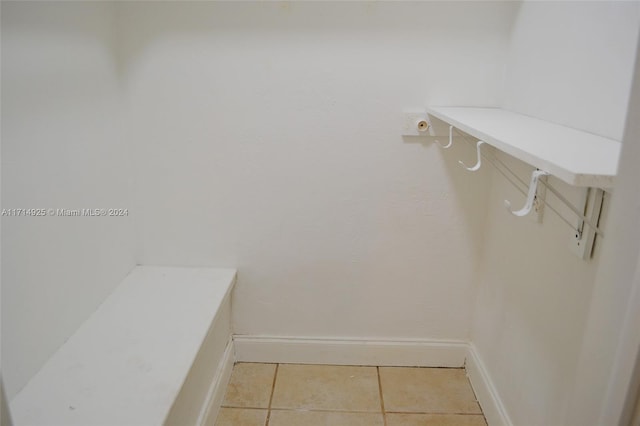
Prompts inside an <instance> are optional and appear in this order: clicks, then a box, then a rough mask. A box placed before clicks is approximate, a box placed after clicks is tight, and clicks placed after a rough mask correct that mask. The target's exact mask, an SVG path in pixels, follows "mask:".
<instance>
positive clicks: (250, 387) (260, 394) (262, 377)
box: [222, 362, 276, 408]
mask: <svg viewBox="0 0 640 426" xmlns="http://www.w3.org/2000/svg"><path fill="white" fill-rule="evenodd" d="M275 373H276V364H257V363H245V362H239V363H237V364H236V365H234V366H233V372H232V373H231V381H230V382H229V386H227V393H226V394H225V397H224V402H223V403H222V405H223V406H225V407H251V408H269V399H270V398H271V390H272V388H273V378H274V376H275Z"/></svg>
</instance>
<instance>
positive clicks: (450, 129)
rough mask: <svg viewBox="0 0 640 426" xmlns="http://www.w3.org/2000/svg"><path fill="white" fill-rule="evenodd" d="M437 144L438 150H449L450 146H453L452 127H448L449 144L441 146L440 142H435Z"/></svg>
mask: <svg viewBox="0 0 640 426" xmlns="http://www.w3.org/2000/svg"><path fill="white" fill-rule="evenodd" d="M437 142H438V145H440V148H443V149H447V148H450V147H451V145H453V126H449V143H448V144H446V145H442V144H441V143H440V141H437Z"/></svg>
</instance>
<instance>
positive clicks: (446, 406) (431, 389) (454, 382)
mask: <svg viewBox="0 0 640 426" xmlns="http://www.w3.org/2000/svg"><path fill="white" fill-rule="evenodd" d="M380 382H381V385H382V396H383V399H384V408H385V411H387V412H400V413H407V412H410V413H443V414H448V413H458V414H480V413H482V411H481V410H480V406H479V405H478V402H477V401H476V397H475V395H474V393H473V390H472V389H471V384H470V383H469V380H468V379H467V376H466V374H465V371H464V370H463V369H462V368H408V367H380Z"/></svg>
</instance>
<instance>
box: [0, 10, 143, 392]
mask: <svg viewBox="0 0 640 426" xmlns="http://www.w3.org/2000/svg"><path fill="white" fill-rule="evenodd" d="M114 18H115V10H114V8H113V5H109V4H107V3H36V2H22V3H8V2H3V3H2V208H5V209H11V208H23V209H24V208H54V209H55V208H67V209H82V208H110V207H114V208H115V207H124V208H126V207H128V208H130V209H131V207H132V206H131V205H130V198H129V190H128V188H129V186H130V184H131V182H130V174H131V171H130V169H129V164H128V162H129V158H128V157H129V155H128V152H127V148H126V146H125V144H124V143H125V139H124V131H123V127H122V126H123V120H122V113H121V109H122V98H121V95H120V94H119V91H120V87H119V82H118V75H117V67H116V62H115V60H114V51H113V49H114V47H115V38H114V35H115V25H114ZM131 225H132V218H131V217H124V218H123V217H120V218H113V217H112V218H109V217H97V218H96V217H3V218H2V228H3V229H2V373H3V379H4V380H5V385H6V391H7V396H8V397H9V399H11V398H12V397H13V396H14V395H15V394H16V393H17V392H18V391H19V390H20V389H21V388H22V386H24V385H25V383H26V382H27V380H28V379H29V378H30V377H31V376H32V375H33V374H34V373H35V372H36V371H37V370H38V369H39V368H40V366H41V365H42V364H43V362H44V361H45V360H46V359H47V358H48V357H49V356H50V355H51V354H52V353H53V352H54V351H55V350H56V349H57V348H58V347H59V346H60V345H61V344H62V343H63V342H64V341H65V340H66V339H67V338H68V337H69V336H70V335H71V334H72V333H73V332H74V331H75V330H76V328H77V327H78V326H79V325H80V324H81V323H82V322H83V320H84V319H86V317H87V316H88V315H89V314H90V313H91V312H92V311H93V310H95V308H96V307H97V306H98V305H99V303H100V302H101V301H102V300H103V299H104V297H105V296H106V295H107V294H108V293H109V292H110V291H111V290H112V289H113V288H114V286H115V285H116V284H118V283H119V282H120V280H121V279H122V278H123V277H124V276H125V275H126V273H127V272H128V271H129V269H130V268H131V267H132V266H133V265H134V258H133V245H132V241H133V237H132V226H131Z"/></svg>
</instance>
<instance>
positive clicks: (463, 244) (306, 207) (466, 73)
mask: <svg viewBox="0 0 640 426" xmlns="http://www.w3.org/2000/svg"><path fill="white" fill-rule="evenodd" d="M516 9H517V5H516V4H513V3H508V2H496V3H492V2H477V3H475V2H472V3H455V2H451V3H446V2H427V3H396V2H392V3H384V2H381V3H359V2H352V3H339V2H317V3H244V2H238V3H223V4H212V3H155V4H150V3H143V2H138V3H131V4H125V5H122V9H121V11H120V12H121V18H122V20H121V26H122V27H121V34H123V39H126V40H127V43H126V45H123V49H124V53H125V61H124V62H125V69H126V71H127V93H128V101H127V102H128V105H129V108H130V111H129V114H130V126H131V129H132V138H133V143H132V144H133V145H135V146H136V147H137V148H138V150H139V151H138V153H137V157H136V158H137V161H139V163H140V165H141V167H140V168H138V170H137V171H138V174H137V178H136V179H137V193H136V200H138V201H139V203H140V204H139V205H138V206H137V208H138V209H139V210H140V212H141V214H140V216H139V217H138V218H137V229H138V232H139V240H140V241H141V246H140V248H139V253H140V255H141V261H142V263H144V264H166V265H210V266H233V267H237V268H238V270H239V275H238V283H237V287H236V293H235V299H234V300H235V302H234V303H235V306H234V324H235V332H236V333H239V334H254V335H278V336H287V335H294V336H331V337H333V336H337V337H393V338H403V337H418V338H447V339H465V340H466V339H467V338H468V335H469V321H470V315H471V312H472V300H473V296H474V295H473V289H474V284H473V282H474V281H473V273H474V272H475V270H476V267H477V261H478V258H479V250H478V249H479V246H480V241H481V240H482V224H483V220H484V218H483V212H484V211H485V209H484V208H483V207H482V206H483V205H484V204H483V203H484V198H483V191H484V189H486V188H487V185H486V182H484V177H483V174H482V173H481V174H479V175H476V176H474V178H473V179H469V176H468V175H466V172H465V171H464V170H462V169H461V168H460V167H459V165H458V164H457V160H458V159H459V158H465V159H467V161H471V160H470V159H471V158H473V155H474V151H473V150H472V149H471V148H469V149H466V148H465V147H464V146H462V147H458V148H456V151H454V153H453V155H447V156H446V157H445V156H443V155H442V154H441V152H440V150H439V148H438V147H437V146H436V145H434V144H433V143H425V144H420V143H411V142H414V141H403V139H402V138H401V136H400V125H399V123H400V121H401V115H400V112H401V111H402V110H403V109H404V108H406V107H419V108H424V106H425V105H427V104H436V105H437V104H440V105H445V104H478V105H497V104H498V103H499V102H500V98H499V96H498V94H499V93H500V90H499V89H500V87H501V84H502V77H503V65H504V61H505V56H504V55H505V52H506V50H507V44H508V37H509V32H510V29H511V28H510V25H511V23H512V20H513V16H514V13H515V11H516Z"/></svg>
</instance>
